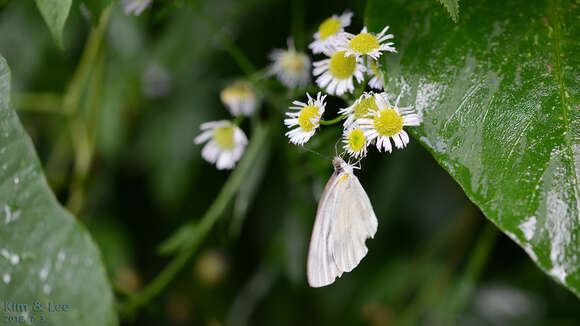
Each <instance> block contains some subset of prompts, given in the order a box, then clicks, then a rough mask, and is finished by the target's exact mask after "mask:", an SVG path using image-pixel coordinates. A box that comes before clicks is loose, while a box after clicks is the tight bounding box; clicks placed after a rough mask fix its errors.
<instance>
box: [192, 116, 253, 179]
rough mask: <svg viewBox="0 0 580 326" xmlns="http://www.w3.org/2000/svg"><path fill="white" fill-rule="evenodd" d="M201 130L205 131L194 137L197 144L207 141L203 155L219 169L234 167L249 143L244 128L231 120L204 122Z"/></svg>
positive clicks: (202, 151)
mask: <svg viewBox="0 0 580 326" xmlns="http://www.w3.org/2000/svg"><path fill="white" fill-rule="evenodd" d="M201 130H204V131H203V132H202V133H201V134H200V135H199V136H197V137H195V139H194V142H195V143H196V144H201V143H204V142H206V141H207V144H206V145H205V146H204V147H203V149H202V150H201V156H202V157H203V158H204V159H205V160H206V161H208V162H210V163H212V164H215V165H216V167H217V168H218V170H223V169H233V168H234V166H235V165H236V162H237V161H239V160H240V158H241V157H242V154H243V153H244V149H245V148H246V144H247V143H248V138H246V134H244V132H243V131H242V129H240V128H239V127H238V126H236V125H234V124H233V123H232V122H231V121H228V120H220V121H211V122H206V123H202V124H201Z"/></svg>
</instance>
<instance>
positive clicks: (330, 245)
mask: <svg viewBox="0 0 580 326" xmlns="http://www.w3.org/2000/svg"><path fill="white" fill-rule="evenodd" d="M377 226H378V222H377V218H376V216H375V213H374V211H373V207H372V205H371V202H370V200H369V198H368V196H367V194H366V192H365V191H364V189H363V187H362V185H361V184H360V182H359V181H358V179H357V177H356V176H355V175H353V174H348V173H345V172H343V173H339V174H337V173H334V174H333V175H332V177H331V178H330V180H328V183H327V184H326V187H325V189H324V192H323V193H322V197H321V198H320V202H319V205H318V210H317V212H316V219H315V221H314V229H313V230H312V237H311V239H310V249H309V252H308V262H307V278H308V284H309V285H310V286H312V287H321V286H326V285H329V284H332V283H333V282H334V280H335V279H336V278H337V277H340V276H341V275H342V273H343V272H350V271H352V270H353V269H354V268H355V267H356V266H357V265H358V264H359V262H360V261H361V260H362V258H363V257H364V256H365V255H366V254H367V251H368V249H367V247H366V245H365V241H366V239H368V238H372V237H373V236H374V235H375V233H376V232H377Z"/></svg>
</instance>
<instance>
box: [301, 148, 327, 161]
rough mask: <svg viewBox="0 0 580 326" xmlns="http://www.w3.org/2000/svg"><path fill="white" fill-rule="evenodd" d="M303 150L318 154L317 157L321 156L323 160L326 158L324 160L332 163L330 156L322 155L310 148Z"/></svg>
mask: <svg viewBox="0 0 580 326" xmlns="http://www.w3.org/2000/svg"><path fill="white" fill-rule="evenodd" d="M301 148H302V149H303V150H305V151H307V152H310V153H313V154H316V155H318V156H320V157H322V158H324V159H327V160H329V161H332V159H331V158H330V157H328V156H326V155H323V154H320V153H319V152H317V151H315V150H313V149H310V148H308V147H306V146H302V147H301Z"/></svg>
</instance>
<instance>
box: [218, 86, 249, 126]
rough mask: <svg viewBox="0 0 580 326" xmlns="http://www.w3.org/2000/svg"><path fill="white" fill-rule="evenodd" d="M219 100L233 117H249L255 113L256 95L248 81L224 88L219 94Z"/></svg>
mask: <svg viewBox="0 0 580 326" xmlns="http://www.w3.org/2000/svg"><path fill="white" fill-rule="evenodd" d="M220 99H221V100H222V102H223V103H224V105H225V106H226V107H227V108H228V111H230V113H231V114H232V115H233V116H235V117H237V116H240V115H245V116H250V115H252V113H254V111H256V107H257V99H256V94H255V93H254V90H253V89H252V84H250V82H248V81H245V80H240V81H237V82H235V83H233V84H231V85H230V86H228V87H226V88H224V90H222V91H221V93H220Z"/></svg>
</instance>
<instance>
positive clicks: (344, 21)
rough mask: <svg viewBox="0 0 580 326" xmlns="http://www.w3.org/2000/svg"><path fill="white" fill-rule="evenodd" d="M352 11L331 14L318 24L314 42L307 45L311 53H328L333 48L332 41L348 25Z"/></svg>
mask: <svg viewBox="0 0 580 326" xmlns="http://www.w3.org/2000/svg"><path fill="white" fill-rule="evenodd" d="M351 18H352V12H350V11H345V12H344V13H343V14H342V15H340V16H338V15H332V17H330V18H327V19H326V20H324V21H323V22H322V24H320V26H318V31H317V32H316V33H314V42H312V43H310V45H308V47H309V48H310V49H311V50H312V53H314V54H316V53H324V54H328V53H329V52H332V51H333V49H334V41H335V39H336V37H337V36H338V35H340V33H342V32H343V31H344V28H345V27H347V26H348V25H350V19H351Z"/></svg>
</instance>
